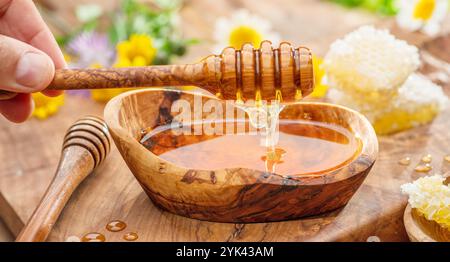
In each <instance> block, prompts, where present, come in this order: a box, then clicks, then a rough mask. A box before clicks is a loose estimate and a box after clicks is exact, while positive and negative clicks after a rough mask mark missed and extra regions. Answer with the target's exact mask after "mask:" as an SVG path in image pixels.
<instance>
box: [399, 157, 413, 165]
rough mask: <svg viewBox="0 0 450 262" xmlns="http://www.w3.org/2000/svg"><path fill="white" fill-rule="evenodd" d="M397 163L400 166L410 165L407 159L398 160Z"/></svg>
mask: <svg viewBox="0 0 450 262" xmlns="http://www.w3.org/2000/svg"><path fill="white" fill-rule="evenodd" d="M398 163H399V164H400V165H402V166H408V165H409V164H411V158H409V157H404V158H402V159H400V160H399V161H398Z"/></svg>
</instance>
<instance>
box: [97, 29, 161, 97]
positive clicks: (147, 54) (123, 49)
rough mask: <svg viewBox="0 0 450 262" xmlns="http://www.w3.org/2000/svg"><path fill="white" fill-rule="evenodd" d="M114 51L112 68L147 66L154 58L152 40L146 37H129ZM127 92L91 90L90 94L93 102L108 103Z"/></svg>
mask: <svg viewBox="0 0 450 262" xmlns="http://www.w3.org/2000/svg"><path fill="white" fill-rule="evenodd" d="M116 49H117V60H116V63H115V64H114V67H132V66H148V65H151V64H152V62H153V59H154V58H155V56H156V48H155V47H154V46H153V40H152V39H151V38H150V37H149V36H147V35H131V37H130V39H129V40H127V41H123V42H120V43H118V44H117V47H116ZM93 67H98V65H94V66H93ZM128 90H131V88H114V89H98V90H92V92H91V94H92V98H93V99H94V100H95V101H99V102H108V101H109V100H110V99H111V98H113V97H115V96H117V95H119V94H121V93H123V92H125V91H128Z"/></svg>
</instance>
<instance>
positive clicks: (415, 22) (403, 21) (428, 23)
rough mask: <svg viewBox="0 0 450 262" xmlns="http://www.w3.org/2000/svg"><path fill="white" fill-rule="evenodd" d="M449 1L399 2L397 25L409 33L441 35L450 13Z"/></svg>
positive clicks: (402, 0) (419, 0) (403, 0)
mask: <svg viewBox="0 0 450 262" xmlns="http://www.w3.org/2000/svg"><path fill="white" fill-rule="evenodd" d="M448 2H449V1H448V0H397V2H396V4H397V7H398V9H399V12H398V15H397V23H398V25H399V26H400V27H402V28H404V29H407V30H409V31H417V30H421V31H423V32H424V33H426V34H428V35H431V36H432V35H436V34H437V33H439V30H440V26H441V23H442V21H443V20H444V18H445V15H446V14H447V11H448Z"/></svg>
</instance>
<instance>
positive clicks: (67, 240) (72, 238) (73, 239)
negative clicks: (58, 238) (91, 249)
mask: <svg viewBox="0 0 450 262" xmlns="http://www.w3.org/2000/svg"><path fill="white" fill-rule="evenodd" d="M65 242H81V239H80V238H79V237H77V236H70V237H67V238H66V241H65Z"/></svg>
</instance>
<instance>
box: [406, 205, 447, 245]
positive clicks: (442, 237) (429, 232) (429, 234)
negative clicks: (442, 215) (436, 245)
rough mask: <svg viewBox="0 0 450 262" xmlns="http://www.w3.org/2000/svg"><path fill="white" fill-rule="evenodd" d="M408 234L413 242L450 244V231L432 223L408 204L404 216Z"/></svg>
mask: <svg viewBox="0 0 450 262" xmlns="http://www.w3.org/2000/svg"><path fill="white" fill-rule="evenodd" d="M403 222H404V224H405V229H406V233H408V237H409V240H411V241H412V242H450V231H449V230H448V229H445V228H443V227H442V226H440V225H439V224H438V223H436V222H434V221H430V220H428V219H427V218H425V217H424V216H423V215H422V214H420V213H419V212H418V211H417V210H416V209H415V208H411V206H410V205H409V204H408V206H406V209H405V214H404V215H403Z"/></svg>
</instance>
